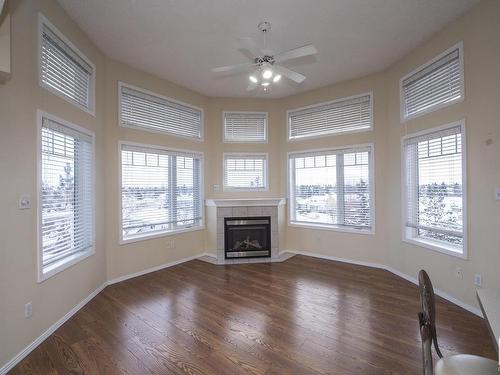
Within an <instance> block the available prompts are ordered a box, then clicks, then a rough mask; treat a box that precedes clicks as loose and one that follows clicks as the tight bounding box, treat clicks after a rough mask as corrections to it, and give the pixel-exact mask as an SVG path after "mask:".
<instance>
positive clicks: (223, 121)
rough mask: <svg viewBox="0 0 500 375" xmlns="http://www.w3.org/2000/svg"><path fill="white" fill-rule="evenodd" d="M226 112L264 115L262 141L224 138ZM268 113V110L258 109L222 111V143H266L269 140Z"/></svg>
mask: <svg viewBox="0 0 500 375" xmlns="http://www.w3.org/2000/svg"><path fill="white" fill-rule="evenodd" d="M228 113H234V114H238V115H245V114H247V115H265V117H266V125H265V128H264V137H265V139H264V140H263V141H232V140H227V139H226V125H225V116H226V114H228ZM268 129H269V113H268V112H258V111H222V143H264V144H265V143H268V142H269V132H268Z"/></svg>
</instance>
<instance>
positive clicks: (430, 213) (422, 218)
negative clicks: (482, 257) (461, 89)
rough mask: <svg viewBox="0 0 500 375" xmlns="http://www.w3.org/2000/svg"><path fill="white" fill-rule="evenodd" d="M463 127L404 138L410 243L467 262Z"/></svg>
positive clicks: (406, 227) (456, 125)
mask: <svg viewBox="0 0 500 375" xmlns="http://www.w3.org/2000/svg"><path fill="white" fill-rule="evenodd" d="M464 134H465V133H464V127H463V123H454V124H451V125H447V126H444V127H441V128H437V129H433V130H430V131H426V132H423V133H420V134H417V135H413V136H408V137H405V138H403V160H404V163H403V177H404V179H405V180H404V182H405V183H404V186H403V188H404V191H403V197H404V200H405V202H404V204H403V207H404V208H405V215H404V223H403V238H404V239H405V240H406V241H409V242H414V243H417V244H419V245H423V246H426V247H430V248H431V249H436V250H439V251H444V252H448V253H451V254H454V255H459V256H464V257H465V246H466V241H465V236H464V235H465V219H466V217H465V198H464V197H465V158H464V157H463V155H464Z"/></svg>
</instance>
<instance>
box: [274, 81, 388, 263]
mask: <svg viewBox="0 0 500 375" xmlns="http://www.w3.org/2000/svg"><path fill="white" fill-rule="evenodd" d="M367 92H372V93H373V116H374V127H373V130H371V131H367V132H362V133H352V134H343V135H335V136H330V137H323V138H317V139H310V140H303V141H295V142H286V141H285V143H284V150H283V154H285V155H284V158H283V161H282V168H281V169H282V170H283V171H284V173H282V176H281V179H282V186H283V188H284V189H285V190H284V192H285V193H286V186H287V175H286V173H285V172H286V168H287V161H286V153H287V152H292V151H299V150H314V149H322V148H329V147H331V148H335V147H339V146H346V145H359V144H366V143H372V144H373V145H374V166H375V234H357V233H347V232H340V231H333V230H321V229H315V230H312V229H309V228H297V227H288V228H287V236H286V246H287V249H288V250H292V251H300V252H309V253H317V254H321V255H326V256H331V257H338V258H345V259H351V260H357V261H362V262H373V263H381V262H383V260H384V259H385V247H384V225H383V220H384V217H385V212H384V209H385V202H384V197H385V196H384V194H383V192H384V190H385V186H384V185H385V184H384V182H385V181H384V178H383V176H384V171H385V158H386V152H385V129H386V105H387V103H386V100H385V82H384V75H383V74H376V75H372V76H368V77H364V78H360V79H357V80H353V81H349V82H344V83H341V84H337V85H334V86H328V87H324V88H321V89H319V90H313V91H309V92H306V93H304V94H299V95H297V96H293V97H289V98H286V99H284V100H283V102H282V112H285V111H286V110H287V109H293V108H298V107H302V106H307V105H311V104H314V103H321V102H326V101H331V100H335V99H339V98H345V97H349V96H353V95H358V94H362V93H367ZM283 133H284V134H286V122H285V121H283Z"/></svg>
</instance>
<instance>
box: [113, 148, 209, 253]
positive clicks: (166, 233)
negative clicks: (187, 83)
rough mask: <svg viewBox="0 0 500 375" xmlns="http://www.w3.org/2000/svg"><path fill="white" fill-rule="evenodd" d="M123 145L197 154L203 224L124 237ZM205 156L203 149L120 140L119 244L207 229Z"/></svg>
mask: <svg viewBox="0 0 500 375" xmlns="http://www.w3.org/2000/svg"><path fill="white" fill-rule="evenodd" d="M123 145H127V146H136V147H143V148H151V149H156V150H165V151H173V152H185V153H190V154H196V155H198V156H199V157H200V160H201V163H200V206H201V208H200V213H201V224H200V225H199V226H196V227H192V228H182V229H174V230H166V231H161V232H155V233H153V234H143V235H136V236H134V237H133V238H127V239H124V238H123V229H122V226H123V217H122V146H123ZM204 158H205V156H204V153H203V152H201V151H194V150H186V149H180V148H173V147H165V146H159V145H152V144H146V143H137V142H129V141H118V194H117V195H118V244H119V245H126V244H129V243H134V242H139V241H146V240H152V239H155V238H161V237H168V236H172V235H176V234H180V233H187V232H195V231H199V230H205V204H204V202H205V197H204V192H205V182H204Z"/></svg>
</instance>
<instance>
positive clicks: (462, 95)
mask: <svg viewBox="0 0 500 375" xmlns="http://www.w3.org/2000/svg"><path fill="white" fill-rule="evenodd" d="M455 49H458V56H459V57H458V58H459V61H460V98H457V99H454V100H451V101H449V102H447V103H440V104H435V105H433V106H432V107H429V108H427V109H425V110H423V111H420V112H418V113H414V114H412V115H409V116H406V115H405V112H406V106H405V101H404V93H403V82H404V80H406V79H407V78H409V77H411V76H412V75H414V74H415V73H417V72H419V71H421V70H422V69H425V68H426V67H427V66H429V65H432V64H433V63H435V62H436V61H438V60H439V59H441V58H442V57H444V56H446V55H447V54H449V53H450V52H452V51H453V50H455ZM464 100H465V77H464V43H463V41H460V42H458V43H457V44H455V45H454V46H452V47H450V48H448V49H447V50H446V51H443V52H441V53H440V54H439V55H437V56H436V57H434V58H432V59H431V60H429V61H427V62H425V63H423V64H422V65H420V66H419V67H417V68H416V69H414V70H412V71H411V72H410V73H408V74H406V75H405V76H404V77H401V79H400V80H399V108H400V120H401V123H404V122H407V121H410V120H413V119H415V118H418V117H420V116H424V115H426V114H428V113H431V112H434V111H437V110H439V109H442V108H445V107H448V106H450V105H453V104H456V103H460V102H463V101H464Z"/></svg>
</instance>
